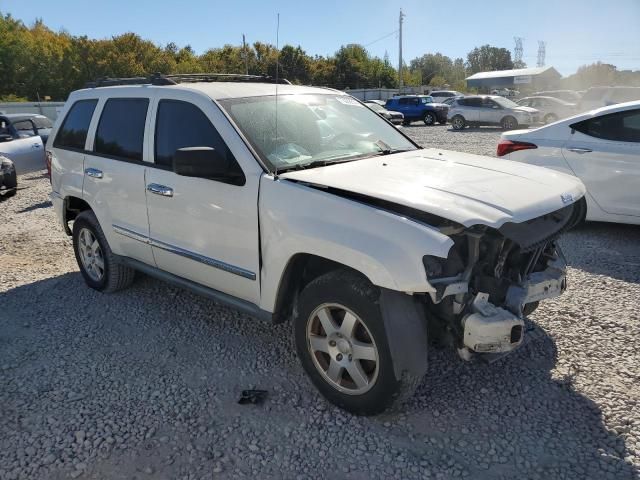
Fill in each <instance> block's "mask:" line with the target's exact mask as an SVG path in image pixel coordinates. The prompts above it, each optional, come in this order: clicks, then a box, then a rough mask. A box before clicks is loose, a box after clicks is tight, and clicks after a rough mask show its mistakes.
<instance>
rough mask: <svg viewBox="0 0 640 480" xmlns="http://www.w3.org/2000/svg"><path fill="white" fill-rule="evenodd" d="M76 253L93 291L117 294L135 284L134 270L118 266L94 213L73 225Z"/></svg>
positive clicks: (79, 219) (87, 212)
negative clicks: (132, 283)
mask: <svg viewBox="0 0 640 480" xmlns="http://www.w3.org/2000/svg"><path fill="white" fill-rule="evenodd" d="M73 250H74V252H75V254H76V261H77V262H78V266H79V267H80V273H81V274H82V277H83V278H84V281H85V282H86V284H87V285H88V286H89V287H91V288H93V289H94V290H98V291H99V292H105V293H111V292H116V291H118V290H122V289H123V288H126V287H128V286H129V285H131V282H133V279H134V276H135V270H133V269H132V268H129V267H126V266H124V265H122V264H121V263H118V261H117V260H116V256H115V255H114V254H113V252H112V251H111V248H110V247H109V244H108V243H107V239H106V237H105V236H104V233H103V232H102V228H101V227H100V223H98V219H97V218H96V216H95V214H94V213H93V212H92V211H91V210H85V211H84V212H82V213H81V214H80V215H78V217H77V218H76V219H75V221H74V222H73Z"/></svg>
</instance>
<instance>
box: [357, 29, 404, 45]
mask: <svg viewBox="0 0 640 480" xmlns="http://www.w3.org/2000/svg"><path fill="white" fill-rule="evenodd" d="M396 33H398V30H394V31H393V32H389V33H387V34H386V35H384V36H382V37H380V38H378V39H376V40H374V41H373V42H369V43H366V44H364V45H363V47H368V46H369V45H373V44H374V43H378V42H379V41H380V40H384V39H385V38H389V37H390V36H391V35H395V34H396Z"/></svg>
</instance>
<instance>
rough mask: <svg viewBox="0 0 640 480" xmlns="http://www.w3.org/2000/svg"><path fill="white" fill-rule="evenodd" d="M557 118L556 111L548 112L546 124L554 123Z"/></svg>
mask: <svg viewBox="0 0 640 480" xmlns="http://www.w3.org/2000/svg"><path fill="white" fill-rule="evenodd" d="M556 120H558V116H557V115H556V114H555V113H547V114H546V115H545V116H544V123H545V124H547V123H553V122H555V121H556Z"/></svg>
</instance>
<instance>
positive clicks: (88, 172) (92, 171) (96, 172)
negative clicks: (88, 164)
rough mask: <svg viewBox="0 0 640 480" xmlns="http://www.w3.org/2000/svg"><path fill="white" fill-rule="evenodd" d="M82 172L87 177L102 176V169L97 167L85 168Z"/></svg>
mask: <svg viewBox="0 0 640 480" xmlns="http://www.w3.org/2000/svg"><path fill="white" fill-rule="evenodd" d="M84 173H85V175H86V176H87V177H91V178H102V177H103V176H104V175H103V174H102V170H98V169H97V168H85V169H84Z"/></svg>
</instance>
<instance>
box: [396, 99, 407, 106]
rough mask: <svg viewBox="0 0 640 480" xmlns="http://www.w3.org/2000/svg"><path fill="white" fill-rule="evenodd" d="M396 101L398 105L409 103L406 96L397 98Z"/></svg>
mask: <svg viewBox="0 0 640 480" xmlns="http://www.w3.org/2000/svg"><path fill="white" fill-rule="evenodd" d="M398 103H399V104H400V105H408V104H409V99H408V98H401V99H400V100H398Z"/></svg>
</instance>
